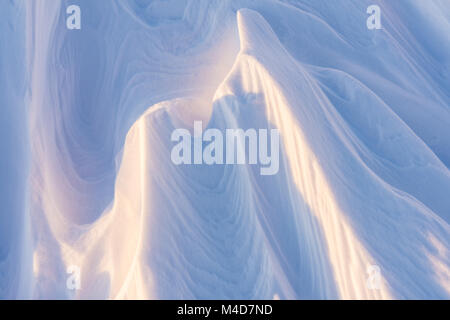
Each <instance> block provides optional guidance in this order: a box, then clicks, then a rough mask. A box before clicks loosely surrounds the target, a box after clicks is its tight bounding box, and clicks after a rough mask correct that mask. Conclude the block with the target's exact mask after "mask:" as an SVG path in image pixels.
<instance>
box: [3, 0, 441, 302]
mask: <svg viewBox="0 0 450 320" xmlns="http://www.w3.org/2000/svg"><path fill="white" fill-rule="evenodd" d="M69 2H70V3H69ZM74 3H76V4H78V5H79V6H80V7H81V10H82V29H81V30H67V29H66V27H65V19H66V13H65V8H66V7H67V6H68V5H69V4H74ZM374 3H376V4H378V5H379V6H380V8H381V12H382V26H383V28H382V29H380V30H368V29H367V27H366V19H367V17H368V15H367V13H366V9H367V7H368V6H369V5H371V4H374ZM449 24H450V3H449V2H448V1H443V0H434V1H420V0H398V1H395V2H394V1H387V0H386V1H382V0H378V1H361V0H358V1H356V0H355V1H344V0H340V1H331V0H330V1H327V0H320V1H319V0H284V1H276V0H258V1H251V0H215V1H211V0H171V1H159V0H154V1H151V0H115V1H110V0H97V1H89V0H77V1H63V0H58V1H55V0H35V1H27V0H16V1H12V2H0V40H1V41H0V90H1V94H0V123H1V124H2V125H1V129H0V148H1V150H2V154H1V156H0V161H1V168H0V178H1V179H0V198H1V201H2V203H3V208H2V210H0V298H3V299H4V298H13V299H14V298H31V299H45V298H61V299H73V298H75V299H89V298H100V299H198V298H201V299H273V298H281V299H339V298H340V299H449V298H450V252H449V246H450V227H449V222H450V196H449V195H450V171H449V168H450V103H449V102H450V90H449V88H450V85H449V84H450V73H449V71H450V39H449V35H448V29H449ZM196 120H202V121H203V124H204V125H205V127H208V128H218V129H221V130H225V129H227V128H243V129H248V128H259V129H271V128H277V129H278V130H279V131H280V137H281V152H280V170H279V172H278V174H276V175H272V176H261V175H260V171H259V167H258V166H252V165H212V166H209V165H180V166H176V165H174V164H173V163H172V162H171V160H170V154H171V149H172V147H173V142H171V140H170V137H171V133H172V131H173V130H174V129H176V128H188V129H190V130H191V129H192V125H193V122H194V121H196ZM193 139H198V137H197V138H196V137H194V138H193ZM374 265H376V266H378V268H379V269H380V271H381V273H380V283H379V286H378V287H377V288H375V289H374V288H372V287H371V286H370V285H368V283H369V282H370V274H369V273H368V267H369V266H374ZM71 266H78V267H80V270H81V289H80V290H71V289H70V288H68V287H67V285H66V282H67V278H68V277H69V276H70V274H68V273H67V268H68V267H71Z"/></svg>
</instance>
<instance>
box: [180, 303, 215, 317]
mask: <svg viewBox="0 0 450 320" xmlns="http://www.w3.org/2000/svg"><path fill="white" fill-rule="evenodd" d="M210 312H211V307H188V305H187V304H185V305H184V306H183V307H178V311H177V314H178V315H199V316H204V317H205V318H208V316H209V314H210Z"/></svg>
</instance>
